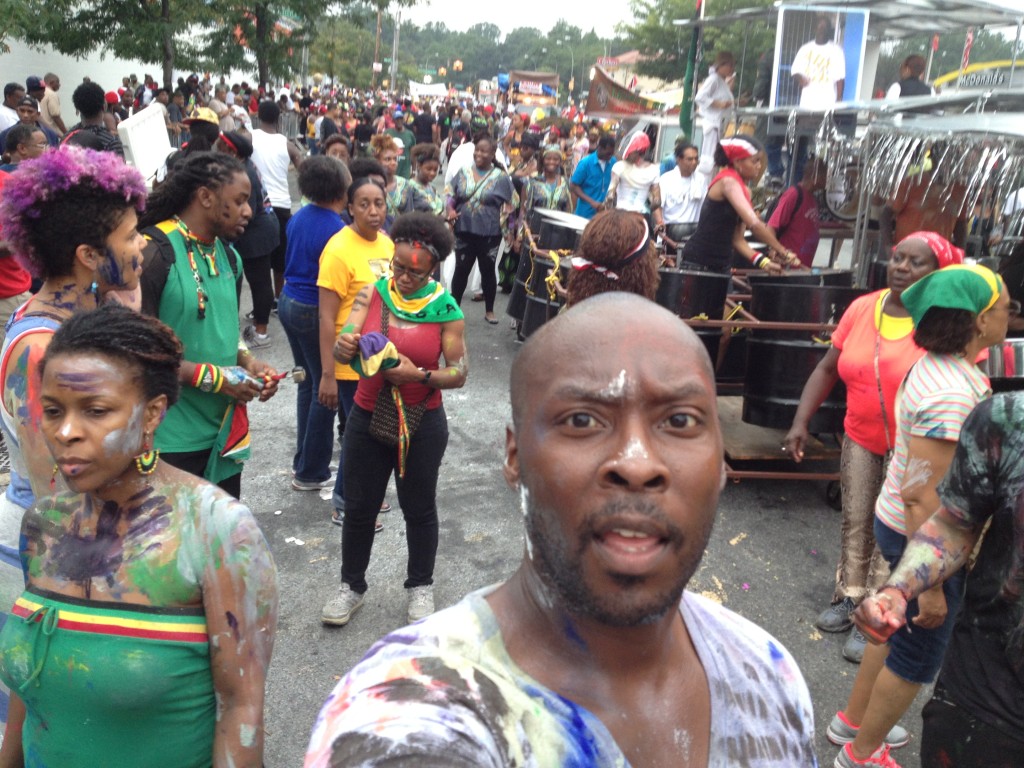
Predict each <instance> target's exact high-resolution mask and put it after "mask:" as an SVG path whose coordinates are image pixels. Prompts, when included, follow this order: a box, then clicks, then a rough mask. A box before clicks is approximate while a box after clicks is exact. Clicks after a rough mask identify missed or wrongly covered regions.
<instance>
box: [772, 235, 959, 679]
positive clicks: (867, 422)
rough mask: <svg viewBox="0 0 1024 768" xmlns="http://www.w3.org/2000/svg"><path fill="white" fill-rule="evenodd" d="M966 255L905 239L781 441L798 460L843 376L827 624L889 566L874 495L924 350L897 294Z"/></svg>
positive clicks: (842, 325) (844, 620)
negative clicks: (837, 536)
mask: <svg viewBox="0 0 1024 768" xmlns="http://www.w3.org/2000/svg"><path fill="white" fill-rule="evenodd" d="M963 256H964V253H963V251H962V250H960V249H959V248H955V247H954V246H953V245H951V244H950V242H949V241H948V240H946V239H945V238H944V237H941V236H940V235H937V234H935V233H934V232H914V233H912V234H910V235H908V236H907V237H906V238H904V239H903V240H901V241H900V243H899V244H898V245H897V246H896V247H895V248H894V249H893V252H892V257H891V258H890V259H889V264H888V267H887V270H886V276H887V282H888V285H889V287H888V288H887V289H885V290H882V291H875V292H874V293H869V294H867V295H866V296H861V297H860V298H859V299H857V300H856V301H855V302H853V304H851V305H850V308H849V309H848V310H847V311H846V313H845V314H844V315H843V317H842V319H841V320H840V321H839V327H838V328H836V330H835V332H834V333H833V334H832V348H831V349H830V350H829V351H828V352H827V353H826V354H825V357H823V358H822V359H821V362H820V363H818V366H817V367H816V368H815V369H814V372H813V373H812V374H811V377H810V378H809V379H808V380H807V384H806V385H805V386H804V391H803V394H802V395H801V397H800V405H799V406H798V407H797V411H796V416H794V418H793V425H792V427H790V430H789V434H787V435H786V439H785V442H784V445H783V448H782V450H783V451H786V452H788V453H789V455H790V456H792V458H793V461H795V462H798V463H799V462H800V461H801V459H803V455H804V445H805V444H806V442H807V438H808V432H807V425H808V424H809V423H810V420H811V417H812V416H813V415H814V413H815V412H816V411H817V410H818V407H819V406H820V405H821V404H822V403H823V402H824V401H825V398H826V397H828V394H829V392H831V391H832V388H833V387H834V386H835V385H836V382H838V381H839V379H842V380H843V383H844V384H846V419H845V421H844V422H843V428H844V431H845V433H846V434H845V435H844V437H843V447H842V455H841V458H840V465H839V472H840V485H841V487H842V504H843V524H842V541H841V545H840V555H839V564H838V565H837V567H836V585H835V592H834V593H833V596H832V604H831V605H830V606H829V607H828V608H826V609H825V610H824V611H822V612H821V614H820V615H819V616H818V618H817V620H816V621H815V626H817V627H818V629H821V630H822V631H825V632H845V631H846V630H848V629H850V627H851V626H852V625H853V619H852V614H853V610H854V608H856V607H857V604H858V603H859V602H860V601H861V600H862V599H864V598H865V597H866V596H867V595H869V594H871V593H873V592H874V591H875V590H876V589H878V588H879V587H880V586H881V585H882V584H883V583H884V582H885V579H886V577H887V576H888V572H889V569H888V568H887V567H886V565H885V561H884V559H883V558H882V557H881V555H880V554H879V553H878V551H877V550H876V548H875V537H874V533H873V525H874V516H875V499H877V498H878V493H879V491H880V490H881V487H882V481H883V480H884V479H885V468H886V465H887V464H888V458H889V453H890V452H891V451H892V448H893V444H894V443H893V441H894V440H895V434H896V426H895V418H896V416H895V412H896V407H895V400H896V390H897V389H898V388H899V386H900V383H901V382H902V381H903V378H904V377H905V376H906V375H907V371H909V370H910V368H911V366H913V364H914V363H915V362H917V360H918V359H919V358H920V357H921V355H923V354H924V350H922V349H920V348H919V347H918V346H917V345H916V344H914V339H913V330H914V327H913V323H912V322H911V319H910V315H909V313H908V312H907V310H906V309H905V308H904V306H903V303H902V301H901V300H900V297H901V296H902V294H903V291H904V290H906V289H907V288H909V287H910V286H911V285H912V284H913V283H915V282H916V281H918V280H920V279H921V278H922V277H924V276H925V275H927V274H929V273H930V272H934V271H935V270H936V269H941V268H942V267H946V266H949V265H950V264H959V263H961V262H962V261H963ZM864 644H865V639H864V636H863V635H862V634H861V633H860V632H859V631H856V630H855V631H854V632H852V633H851V634H850V638H849V639H848V640H847V642H846V645H845V646H844V647H843V656H844V657H846V658H847V659H848V660H850V661H853V662H855V663H859V662H860V659H861V656H863V654H864Z"/></svg>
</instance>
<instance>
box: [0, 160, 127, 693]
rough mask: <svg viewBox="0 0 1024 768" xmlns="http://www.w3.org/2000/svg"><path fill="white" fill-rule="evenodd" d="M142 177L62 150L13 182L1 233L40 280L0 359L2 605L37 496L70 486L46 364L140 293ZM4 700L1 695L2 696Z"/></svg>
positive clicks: (24, 167)
mask: <svg viewBox="0 0 1024 768" xmlns="http://www.w3.org/2000/svg"><path fill="white" fill-rule="evenodd" d="M145 199H146V187H145V183H144V182H143V179H142V177H141V176H140V175H139V174H138V172H137V171H135V170H134V169H132V168H129V167H128V166H126V165H125V164H124V162H123V161H122V160H121V159H120V158H118V157H116V156H115V155H113V154H110V153H107V152H94V151H92V150H84V149H77V148H72V147H63V148H61V149H60V150H57V151H54V152H48V153H46V154H44V155H43V156H42V157H39V158H37V159H35V160H26V161H25V162H23V163H22V164H21V165H20V167H19V169H18V172H17V173H15V174H12V175H11V176H10V177H8V179H7V183H6V185H5V187H4V195H3V202H2V203H0V227H2V229H3V234H4V238H5V239H6V240H7V245H8V247H9V248H10V251H11V253H12V254H13V256H14V258H16V259H18V261H19V262H21V263H22V264H23V265H24V266H25V267H26V268H27V269H28V270H29V271H30V272H32V274H34V275H35V276H37V277H40V278H42V280H43V284H42V287H41V288H40V289H39V292H38V293H36V294H35V295H34V296H32V297H31V298H30V299H29V300H28V301H27V302H25V304H23V305H22V306H21V307H19V308H18V309H17V310H16V311H15V312H14V314H13V316H12V317H11V318H10V320H9V321H8V318H6V317H5V318H3V322H9V323H10V324H9V325H8V327H7V336H6V339H5V341H4V344H3V349H2V352H0V397H2V400H3V402H2V407H0V422H2V428H3V433H4V441H5V442H6V444H7V450H8V452H9V454H10V457H11V481H10V484H9V485H8V486H7V490H6V492H5V493H4V495H3V497H2V499H0V563H3V565H0V603H2V608H0V610H4V611H5V610H6V609H7V606H9V605H10V604H11V603H12V602H13V600H14V597H15V596H16V595H17V593H18V591H20V589H21V586H22V575H21V567H20V562H19V559H18V531H19V529H20V527H21V518H22V516H23V515H24V513H25V510H27V509H28V508H29V507H31V506H32V503H33V501H34V500H35V499H36V498H37V497H41V496H45V495H48V494H50V493H52V492H53V491H54V490H55V488H56V486H58V485H60V487H63V485H62V481H61V479H60V476H59V474H58V473H57V472H56V471H55V468H54V465H53V459H52V458H51V456H50V453H49V451H48V450H47V449H46V445H45V443H44V441H43V438H42V434H41V432H40V418H41V415H42V412H41V410H40V406H39V383H40V379H39V362H40V360H42V357H43V353H44V352H45V351H46V347H47V345H48V344H49V343H50V339H51V338H52V337H53V333H54V331H56V330H57V329H58V328H59V327H60V325H61V323H63V322H64V321H65V320H67V319H68V318H69V317H71V315H72V314H73V313H75V312H80V311H85V310H92V309H95V308H96V307H97V305H98V304H99V303H100V302H101V301H105V300H112V297H113V295H114V292H121V293H119V294H118V296H119V297H120V298H119V299H117V300H122V299H124V297H125V296H127V295H130V294H134V293H137V292H138V286H139V273H140V272H141V270H142V242H143V241H142V238H141V237H140V236H139V233H138V231H137V230H136V223H137V214H136V212H137V211H138V210H141V208H142V206H143V204H144V203H145ZM0 698H2V695H0Z"/></svg>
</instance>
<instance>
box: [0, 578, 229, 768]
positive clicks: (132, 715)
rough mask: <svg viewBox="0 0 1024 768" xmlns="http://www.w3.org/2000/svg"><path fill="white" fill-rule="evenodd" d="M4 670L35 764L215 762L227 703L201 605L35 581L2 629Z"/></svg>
mask: <svg viewBox="0 0 1024 768" xmlns="http://www.w3.org/2000/svg"><path fill="white" fill-rule="evenodd" d="M0 679H2V680H3V681H4V683H6V684H7V685H8V686H10V688H11V690H12V691H13V692H15V693H17V694H18V695H19V696H20V697H21V698H22V700H23V701H24V702H25V706H26V712H27V714H26V718H25V726H24V729H23V730H22V743H23V749H24V756H25V765H26V766H46V767H47V768H107V767H108V766H109V768H116V767H119V766H125V765H131V766H132V767H133V768H209V766H210V765H211V764H212V762H213V737H214V728H215V725H216V717H217V711H216V702H215V699H214V690H213V677H212V673H211V670H210V646H209V638H208V636H207V631H206V618H205V616H204V614H203V609H202V608H201V607H197V608H194V609H193V608H154V607H149V606H135V605H127V604H125V603H112V602H101V601H95V600H77V599H74V598H70V597H66V596H64V595H57V594H54V593H51V592H45V591H42V590H33V589H26V590H25V591H24V592H23V593H22V594H21V597H19V598H18V600H17V602H16V603H15V604H14V608H13V609H12V611H11V615H10V616H9V617H8V619H7V622H6V624H5V625H4V627H3V630H2V631H0ZM69 702H70V705H69Z"/></svg>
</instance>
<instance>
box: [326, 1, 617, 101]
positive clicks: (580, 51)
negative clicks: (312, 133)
mask: <svg viewBox="0 0 1024 768" xmlns="http://www.w3.org/2000/svg"><path fill="white" fill-rule="evenodd" d="M370 7H372V6H370ZM365 8H366V6H365V5H361V4H356V5H352V6H349V7H347V8H346V9H345V13H344V14H343V15H342V16H340V17H334V18H332V19H327V20H324V21H323V22H321V23H320V24H318V25H317V27H316V29H315V36H314V39H313V43H312V45H311V48H310V71H311V72H319V73H322V74H324V75H325V76H327V77H330V75H331V71H332V69H333V71H334V72H335V73H336V75H337V80H338V81H339V82H344V83H346V84H352V85H356V86H359V87H365V86H368V85H369V82H370V66H371V63H372V61H373V36H374V35H375V31H376V13H375V12H374V13H372V14H367V13H365ZM393 34H394V19H392V18H391V17H390V16H385V17H384V19H383V24H382V29H381V38H382V39H381V51H382V52H381V60H382V62H383V59H384V58H387V57H390V55H391V53H390V52H391V41H392V36H393ZM366 35H369V36H370V37H369V41H370V44H369V45H366V44H365V41H366ZM399 39H400V43H399V48H400V50H399V54H398V69H399V78H398V79H399V81H400V84H401V83H404V82H405V81H407V80H409V79H415V80H422V78H423V76H424V74H425V73H424V72H422V71H421V70H431V71H432V72H435V73H436V72H438V71H439V69H444V70H445V74H444V75H440V74H436V75H432V77H433V78H434V81H435V82H446V83H448V84H451V85H454V86H461V87H465V88H471V87H472V86H473V84H474V83H476V82H477V81H478V80H490V79H492V78H494V77H496V76H497V75H498V73H499V72H500V71H506V72H507V71H509V70H512V69H528V70H541V71H546V72H556V73H557V74H558V75H559V78H560V80H561V83H562V93H563V94H564V93H567V90H566V88H567V86H568V83H569V80H570V77H572V78H573V79H574V80H575V82H574V94H575V95H576V96H579V94H580V92H581V91H583V90H585V89H586V81H587V72H588V71H589V69H590V67H592V66H593V65H594V63H595V62H596V61H597V59H598V57H600V56H604V55H615V54H617V53H621V52H622V51H623V50H624V48H623V47H622V42H621V41H619V40H602V39H601V38H599V37H598V36H597V35H596V34H595V33H594V32H593V30H591V31H589V32H585V31H584V30H582V29H580V28H579V27H575V26H573V25H571V24H569V23H568V22H566V21H564V20H559V21H558V22H556V23H555V24H554V26H553V27H552V28H551V30H550V31H548V32H547V33H546V34H545V33H543V32H541V31H540V30H539V29H537V28H535V27H519V28H516V29H513V30H512V31H510V32H508V33H507V34H505V35H504V36H503V34H502V30H501V29H500V28H499V27H497V26H496V25H494V24H476V25H474V26H473V27H471V28H470V29H468V30H466V31H465V32H456V31H454V30H451V29H449V28H448V27H447V26H446V25H445V24H444V22H430V23H428V24H426V25H424V26H423V27H418V26H416V25H415V24H412V23H409V22H403V23H402V28H401V33H400V36H399ZM456 60H458V61H460V62H462V70H461V72H460V71H456V69H455V62H456ZM389 69H390V67H389V65H388V64H387V63H386V62H385V63H384V72H385V73H387V72H388V70H389Z"/></svg>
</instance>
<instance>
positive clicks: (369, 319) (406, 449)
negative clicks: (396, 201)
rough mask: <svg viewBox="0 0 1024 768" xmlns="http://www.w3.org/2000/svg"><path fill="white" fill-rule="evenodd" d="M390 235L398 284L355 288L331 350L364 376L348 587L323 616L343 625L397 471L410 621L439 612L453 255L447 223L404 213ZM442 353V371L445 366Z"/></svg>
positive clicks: (459, 373) (458, 343)
mask: <svg viewBox="0 0 1024 768" xmlns="http://www.w3.org/2000/svg"><path fill="white" fill-rule="evenodd" d="M391 232H392V235H393V236H394V243H395V252H394V258H393V260H392V263H391V266H392V273H393V275H394V277H383V278H381V279H379V280H377V281H376V282H375V283H372V284H370V285H367V286H365V287H364V288H362V289H361V290H360V291H359V294H358V295H357V296H356V300H355V302H354V303H353V305H352V311H351V312H350V313H349V315H348V319H347V320H346V324H345V326H344V327H343V328H342V333H341V334H340V335H339V336H338V339H337V342H336V343H335V345H334V358H335V359H336V360H337V361H338V362H340V363H346V364H347V363H351V364H352V366H353V368H355V369H356V370H357V371H359V373H360V379H359V385H358V388H357V390H356V394H355V402H354V405H353V406H352V409H351V411H350V412H349V417H348V423H347V424H346V425H345V444H344V447H343V450H342V455H343V457H344V467H343V469H344V474H345V519H344V523H343V525H342V534H341V582H342V583H341V588H340V591H339V592H338V594H337V595H336V596H335V597H333V598H331V600H330V601H329V602H328V603H327V604H326V605H325V606H324V608H323V611H322V612H321V615H320V619H321V621H322V622H323V623H324V624H331V625H344V624H347V623H348V621H349V619H351V618H352V614H353V613H355V612H356V610H357V609H358V608H359V607H360V606H361V605H362V604H363V594H364V593H365V592H366V589H367V584H366V568H367V566H368V565H369V562H370V551H371V549H372V547H373V538H374V518H375V517H376V515H377V511H378V510H379V509H380V504H381V502H382V501H383V499H384V492H385V491H386V489H387V486H388V481H389V479H390V478H391V474H392V472H394V473H395V483H396V485H397V487H398V501H399V504H400V506H401V507H402V515H403V517H404V518H405V527H406V541H407V542H408V546H409V561H408V571H407V576H408V578H406V580H405V588H406V592H407V594H408V617H409V621H417V620H419V619H422V618H423V617H424V616H428V615H429V614H431V613H433V612H434V595H433V586H432V585H433V583H434V560H435V557H436V555H437V528H438V523H437V478H438V473H439V472H440V468H441V459H442V458H443V456H444V452H445V448H446V447H447V445H448V421H447V418H446V416H445V412H444V407H443V406H442V404H441V392H440V390H443V389H458V388H459V387H461V386H463V384H465V383H466V375H467V373H468V370H469V368H468V362H467V357H466V340H465V321H464V320H463V315H462V311H461V310H460V309H459V306H458V304H457V303H456V302H455V300H454V298H452V296H451V295H450V294H449V293H448V292H447V291H446V290H445V289H444V288H443V287H442V286H441V285H440V284H439V283H437V282H435V281H434V280H433V279H432V278H431V275H433V274H434V270H435V269H436V267H437V266H438V264H439V263H440V262H441V260H442V259H443V258H445V256H447V254H448V253H449V252H450V251H451V249H452V239H453V238H452V235H451V232H450V231H449V230H448V228H447V226H446V225H445V223H444V221H443V220H442V219H440V218H439V217H437V216H434V215H432V214H429V213H423V212H414V213H406V214H402V215H401V216H399V217H398V218H397V219H396V220H395V224H394V227H392V230H391ZM442 356H443V357H444V362H445V367H443V368H439V367H438V360H439V358H441V357H442ZM416 419H419V421H418V424H417V423H413V422H414V421H416ZM388 425H390V432H389V427H388ZM385 433H389V434H390V435H391V437H393V438H394V439H393V440H387V439H385ZM396 444H397V445H396Z"/></svg>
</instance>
